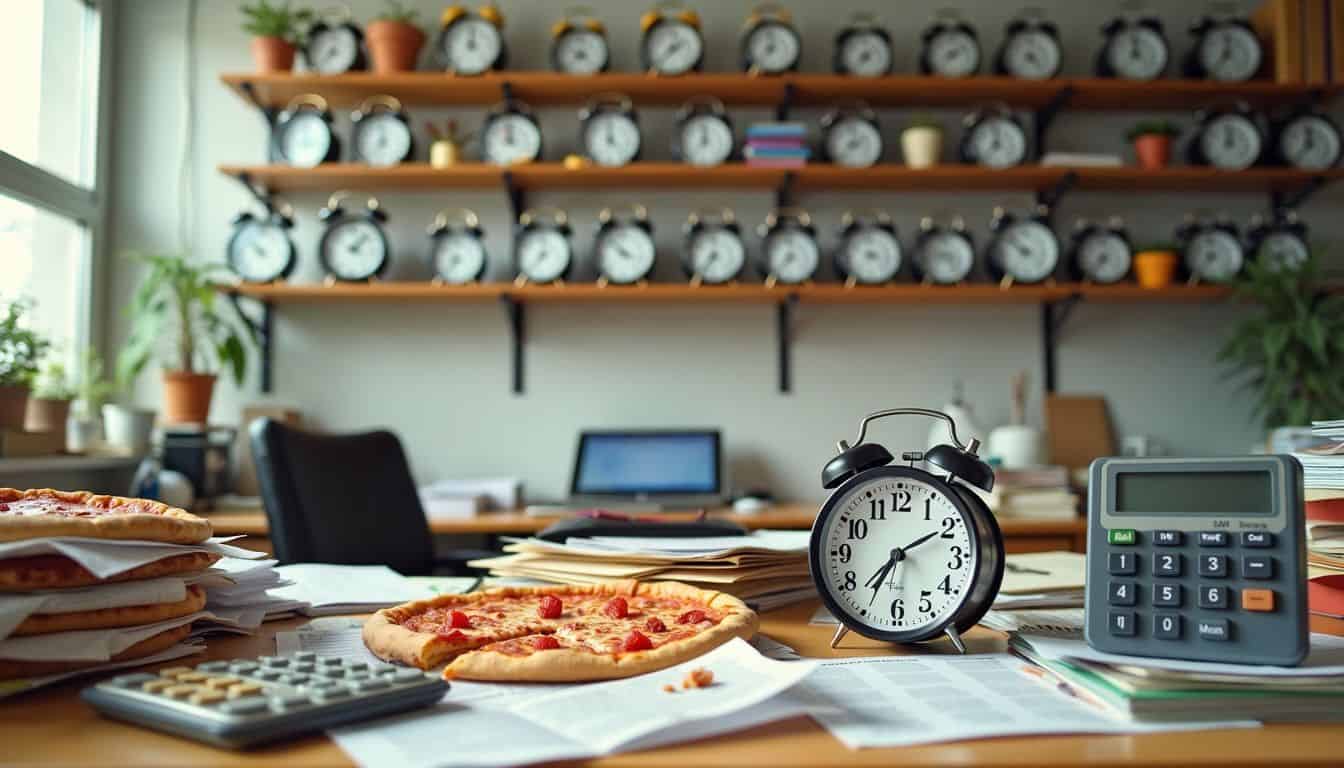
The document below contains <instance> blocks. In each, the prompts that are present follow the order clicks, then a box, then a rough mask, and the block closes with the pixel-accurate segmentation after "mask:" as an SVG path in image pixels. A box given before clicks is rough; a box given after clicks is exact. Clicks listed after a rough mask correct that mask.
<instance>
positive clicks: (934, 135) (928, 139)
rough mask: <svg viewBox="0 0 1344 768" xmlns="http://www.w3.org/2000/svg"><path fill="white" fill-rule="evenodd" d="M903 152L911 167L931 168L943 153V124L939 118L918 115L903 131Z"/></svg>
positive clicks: (906, 162) (907, 163)
mask: <svg viewBox="0 0 1344 768" xmlns="http://www.w3.org/2000/svg"><path fill="white" fill-rule="evenodd" d="M901 154H903V155H904V156H905V164H906V165H908V166H910V167H911V168H930V167H932V166H935V165H937V164H938V160H939V158H941V157H942V154H943V126H942V124H941V123H939V122H938V121H937V120H934V119H933V118H931V117H926V116H916V117H914V118H911V120H910V121H909V122H908V123H906V124H905V130H903V131H901Z"/></svg>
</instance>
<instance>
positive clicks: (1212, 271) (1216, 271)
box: [1185, 229, 1246, 283]
mask: <svg viewBox="0 0 1344 768" xmlns="http://www.w3.org/2000/svg"><path fill="white" fill-rule="evenodd" d="M1245 258H1246V256H1245V254H1244V253H1243V252H1242V249H1241V243H1239V242H1238V241H1237V238H1236V237H1234V236H1233V235H1232V233H1231V232H1227V231H1225V230H1221V229H1204V230H1200V231H1199V232H1198V233H1196V234H1195V235H1194V236H1193V237H1191V238H1190V242H1189V244H1188V245H1186V247H1185V266H1186V268H1188V269H1189V270H1190V273H1191V274H1193V275H1195V276H1197V277H1199V278H1200V279H1201V280H1208V281H1209V282H1213V283H1225V282H1227V281H1229V280H1231V279H1232V278H1234V277H1236V276H1237V275H1238V274H1240V273H1241V265H1242V262H1244V261H1245Z"/></svg>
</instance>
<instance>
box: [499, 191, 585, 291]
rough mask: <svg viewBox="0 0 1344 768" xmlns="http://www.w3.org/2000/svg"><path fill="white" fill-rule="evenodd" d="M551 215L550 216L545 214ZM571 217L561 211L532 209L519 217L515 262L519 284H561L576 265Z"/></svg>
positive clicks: (515, 240)
mask: <svg viewBox="0 0 1344 768" xmlns="http://www.w3.org/2000/svg"><path fill="white" fill-rule="evenodd" d="M544 213H549V214H550V215H549V216H543V215H542V214H544ZM572 234H573V232H572V230H571V229H570V228H569V216H568V215H566V214H565V212H564V211H562V210H560V209H559V208H550V209H530V210H527V211H524V212H523V214H522V215H521V216H519V217H518V228H517V231H516V232H515V233H514V236H513V260H514V264H515V265H516V266H517V268H518V278H517V281H516V282H519V283H528V282H531V283H554V282H562V281H564V279H565V278H566V277H568V276H569V271H570V269H571V268H572V267H573V266H574V246H573V243H572V242H571V241H570V235H572Z"/></svg>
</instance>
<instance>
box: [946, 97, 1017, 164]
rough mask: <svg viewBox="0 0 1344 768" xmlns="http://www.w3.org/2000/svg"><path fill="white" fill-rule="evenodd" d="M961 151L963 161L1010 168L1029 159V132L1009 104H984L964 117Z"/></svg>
mask: <svg viewBox="0 0 1344 768" xmlns="http://www.w3.org/2000/svg"><path fill="white" fill-rule="evenodd" d="M962 125H964V126H965V130H963V131H962V134H961V145H960V148H959V154H960V155H961V161H962V162H964V163H974V164H976V165H983V166H985V167H987V168H1010V167H1012V166H1014V165H1021V164H1022V163H1023V162H1025V161H1026V159H1027V131H1026V129H1025V128H1023V127H1022V123H1021V121H1019V120H1018V119H1017V116H1016V115H1014V114H1013V112H1012V110H1010V109H1009V108H1008V106H1007V105H1006V104H993V105H990V106H988V107H981V108H980V109H977V110H976V111H974V112H972V113H971V114H969V115H967V116H966V117H965V118H964V119H963V120H962Z"/></svg>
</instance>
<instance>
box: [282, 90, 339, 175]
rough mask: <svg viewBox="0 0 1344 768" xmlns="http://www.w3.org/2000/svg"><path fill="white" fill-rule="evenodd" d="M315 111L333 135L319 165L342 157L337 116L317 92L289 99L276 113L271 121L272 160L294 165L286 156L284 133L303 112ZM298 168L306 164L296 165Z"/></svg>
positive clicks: (328, 131)
mask: <svg viewBox="0 0 1344 768" xmlns="http://www.w3.org/2000/svg"><path fill="white" fill-rule="evenodd" d="M304 112H315V113H317V115H318V116H319V117H320V118H321V119H322V122H323V123H324V124H325V125H326V126H327V134H328V135H329V136H330V137H331V142H330V143H329V144H328V145H327V153H326V154H325V155H323V156H322V159H321V160H320V161H318V165H324V164H326V163H334V162H336V161H338V160H340V159H341V137H340V136H337V135H336V127H335V122H336V121H335V117H334V116H333V115H332V112H331V107H330V106H329V105H328V104H327V100H326V99H324V98H322V97H321V96H319V95H317V94H316V93H301V94H299V95H298V96H295V97H294V98H292V99H290V100H289V103H288V104H286V105H285V108H284V109H282V110H280V111H279V112H277V113H276V115H275V120H273V121H272V122H271V140H270V155H271V159H272V160H276V161H281V162H284V163H285V164H286V165H291V166H293V165H294V164H293V163H291V162H290V160H289V158H287V157H285V152H284V146H285V144H284V135H285V131H287V130H289V124H290V122H292V121H293V120H294V119H295V118H296V117H298V116H299V115H300V114H301V113H304ZM294 167H296V168H299V167H304V166H294Z"/></svg>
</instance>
